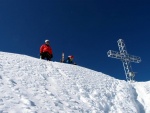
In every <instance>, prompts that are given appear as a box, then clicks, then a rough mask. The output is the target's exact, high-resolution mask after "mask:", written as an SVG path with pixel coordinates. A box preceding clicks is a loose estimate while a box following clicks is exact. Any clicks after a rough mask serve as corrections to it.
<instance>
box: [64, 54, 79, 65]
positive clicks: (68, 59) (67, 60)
mask: <svg viewBox="0 0 150 113" xmlns="http://www.w3.org/2000/svg"><path fill="white" fill-rule="evenodd" d="M73 58H74V56H72V55H70V56H68V58H67V59H66V60H64V63H68V64H74V65H76V63H75V62H74V61H73Z"/></svg>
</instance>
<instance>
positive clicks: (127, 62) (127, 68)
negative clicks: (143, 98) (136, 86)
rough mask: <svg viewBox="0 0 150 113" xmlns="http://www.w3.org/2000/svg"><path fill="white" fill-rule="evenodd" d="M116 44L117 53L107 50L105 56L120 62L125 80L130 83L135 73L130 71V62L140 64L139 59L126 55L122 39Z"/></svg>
mask: <svg viewBox="0 0 150 113" xmlns="http://www.w3.org/2000/svg"><path fill="white" fill-rule="evenodd" d="M117 43H118V47H119V52H117V51H113V50H109V51H108V52H107V55H108V57H111V58H116V59H120V60H121V61H122V63H123V67H124V71H125V75H126V79H127V81H132V80H133V78H134V76H135V72H133V70H132V67H131V62H134V63H140V62H141V58H140V57H137V56H133V55H130V54H128V52H127V49H126V46H125V43H124V41H123V40H122V39H119V40H118V41H117Z"/></svg>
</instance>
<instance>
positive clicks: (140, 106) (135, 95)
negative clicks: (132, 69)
mask: <svg viewBox="0 0 150 113" xmlns="http://www.w3.org/2000/svg"><path fill="white" fill-rule="evenodd" d="M130 86H131V88H132V90H131V91H132V94H133V99H134V101H135V105H136V108H137V110H138V113H145V109H144V106H143V104H142V103H141V102H140V100H139V95H138V93H137V89H136V88H135V87H134V86H133V84H131V85H130ZM140 98H141V97H140ZM134 101H133V102H134Z"/></svg>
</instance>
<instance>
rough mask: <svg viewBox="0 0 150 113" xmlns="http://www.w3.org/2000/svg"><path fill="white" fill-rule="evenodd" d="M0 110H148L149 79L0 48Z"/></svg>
mask: <svg viewBox="0 0 150 113" xmlns="http://www.w3.org/2000/svg"><path fill="white" fill-rule="evenodd" d="M143 76H144V75H143ZM0 113H150V81H148V82H135V83H128V82H126V81H123V80H118V79H115V78H113V77H111V76H109V75H106V74H103V73H101V72H97V71H93V70H90V69H87V68H84V67H81V66H78V65H70V64H64V63H59V62H52V61H45V60H40V59H37V58H33V57H29V56H26V55H19V54H13V53H6V52H0Z"/></svg>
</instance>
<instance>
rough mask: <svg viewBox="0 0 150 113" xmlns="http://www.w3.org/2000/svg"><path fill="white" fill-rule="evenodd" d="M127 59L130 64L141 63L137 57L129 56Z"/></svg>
mask: <svg viewBox="0 0 150 113" xmlns="http://www.w3.org/2000/svg"><path fill="white" fill-rule="evenodd" d="M129 59H130V62H134V63H140V62H141V58H140V57H138V56H134V55H129Z"/></svg>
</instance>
